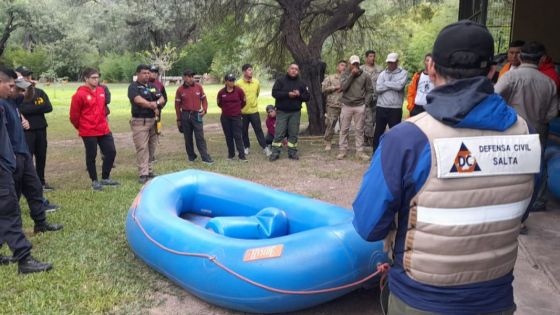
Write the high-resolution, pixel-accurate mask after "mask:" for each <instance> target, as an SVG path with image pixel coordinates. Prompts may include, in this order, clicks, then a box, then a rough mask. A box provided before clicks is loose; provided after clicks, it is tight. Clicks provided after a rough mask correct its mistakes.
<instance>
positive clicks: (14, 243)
mask: <svg viewBox="0 0 560 315" xmlns="http://www.w3.org/2000/svg"><path fill="white" fill-rule="evenodd" d="M16 77H17V75H16V74H15V72H14V71H13V70H11V69H7V68H4V67H0V104H4V103H6V99H7V98H8V97H9V95H10V93H12V90H13V89H15V83H14V79H15V78H16ZM6 105H7V104H6ZM15 169H16V158H15V155H14V151H13V149H12V145H11V142H10V138H9V136H8V130H7V126H6V116H5V112H4V106H0V246H2V244H3V243H4V242H6V243H7V244H8V247H10V250H11V251H12V254H13V257H6V256H0V264H2V265H5V264H8V263H10V262H16V261H17V262H18V272H19V273H32V272H41V271H47V270H50V269H52V265H51V264H49V263H42V262H40V261H37V260H36V259H35V258H33V256H31V243H30V242H29V241H28V240H27V238H26V237H25V234H24V233H23V229H22V222H21V209H20V207H19V202H18V200H17V196H16V190H15V185H14V179H13V177H12V173H13V172H14V171H15Z"/></svg>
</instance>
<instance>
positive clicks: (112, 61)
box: [99, 52, 145, 82]
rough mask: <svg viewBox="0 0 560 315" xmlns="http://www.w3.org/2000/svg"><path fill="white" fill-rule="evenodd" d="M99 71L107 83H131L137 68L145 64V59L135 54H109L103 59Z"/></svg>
mask: <svg viewBox="0 0 560 315" xmlns="http://www.w3.org/2000/svg"><path fill="white" fill-rule="evenodd" d="M102 60H103V61H102V62H101V64H100V65H99V71H101V73H102V75H103V80H106V81H107V82H130V81H131V79H132V76H133V75H134V73H135V72H136V67H137V66H138V65H139V64H141V63H144V62H145V61H144V57H142V56H140V55H139V54H133V53H129V52H127V53H124V54H117V53H108V54H106V55H104V56H103V57H102Z"/></svg>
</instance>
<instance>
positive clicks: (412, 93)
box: [406, 54, 434, 117]
mask: <svg viewBox="0 0 560 315" xmlns="http://www.w3.org/2000/svg"><path fill="white" fill-rule="evenodd" d="M431 60H432V54H426V56H425V57H424V70H422V71H421V72H417V73H415V74H414V76H413V77H412V81H411V82H410V85H409V86H408V96H407V98H406V100H407V103H408V104H407V106H406V108H407V109H408V111H409V112H410V117H412V116H415V115H418V114H420V113H421V112H423V111H424V106H425V105H426V104H427V101H426V96H427V95H428V93H430V91H431V90H432V89H433V88H434V83H432V80H431V79H430V76H429V75H428V70H427V67H428V64H429V63H430V61H431Z"/></svg>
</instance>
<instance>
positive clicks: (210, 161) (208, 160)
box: [202, 157, 214, 165]
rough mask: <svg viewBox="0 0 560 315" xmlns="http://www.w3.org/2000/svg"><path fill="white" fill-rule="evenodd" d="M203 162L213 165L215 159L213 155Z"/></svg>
mask: <svg viewBox="0 0 560 315" xmlns="http://www.w3.org/2000/svg"><path fill="white" fill-rule="evenodd" d="M202 163H204V164H207V165H212V164H214V160H212V158H211V157H208V158H207V159H203V160H202Z"/></svg>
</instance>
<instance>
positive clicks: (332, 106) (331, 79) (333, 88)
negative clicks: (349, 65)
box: [321, 60, 346, 151]
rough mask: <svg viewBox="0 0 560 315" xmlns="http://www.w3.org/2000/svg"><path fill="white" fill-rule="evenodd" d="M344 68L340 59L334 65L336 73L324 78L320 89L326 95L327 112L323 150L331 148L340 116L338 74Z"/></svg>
mask: <svg viewBox="0 0 560 315" xmlns="http://www.w3.org/2000/svg"><path fill="white" fill-rule="evenodd" d="M344 70H346V61H344V60H340V61H339V62H338V64H337V65H336V73H335V74H331V75H329V76H328V77H326V78H325V80H324V81H323V83H322V86H321V90H322V91H323V93H325V95H326V97H327V112H326V113H325V126H326V129H325V151H330V150H331V143H332V138H333V135H334V127H335V126H336V123H337V121H338V118H339V117H340V111H341V108H342V106H341V104H340V97H341V96H342V90H341V89H340V74H341V73H342V72H344Z"/></svg>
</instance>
